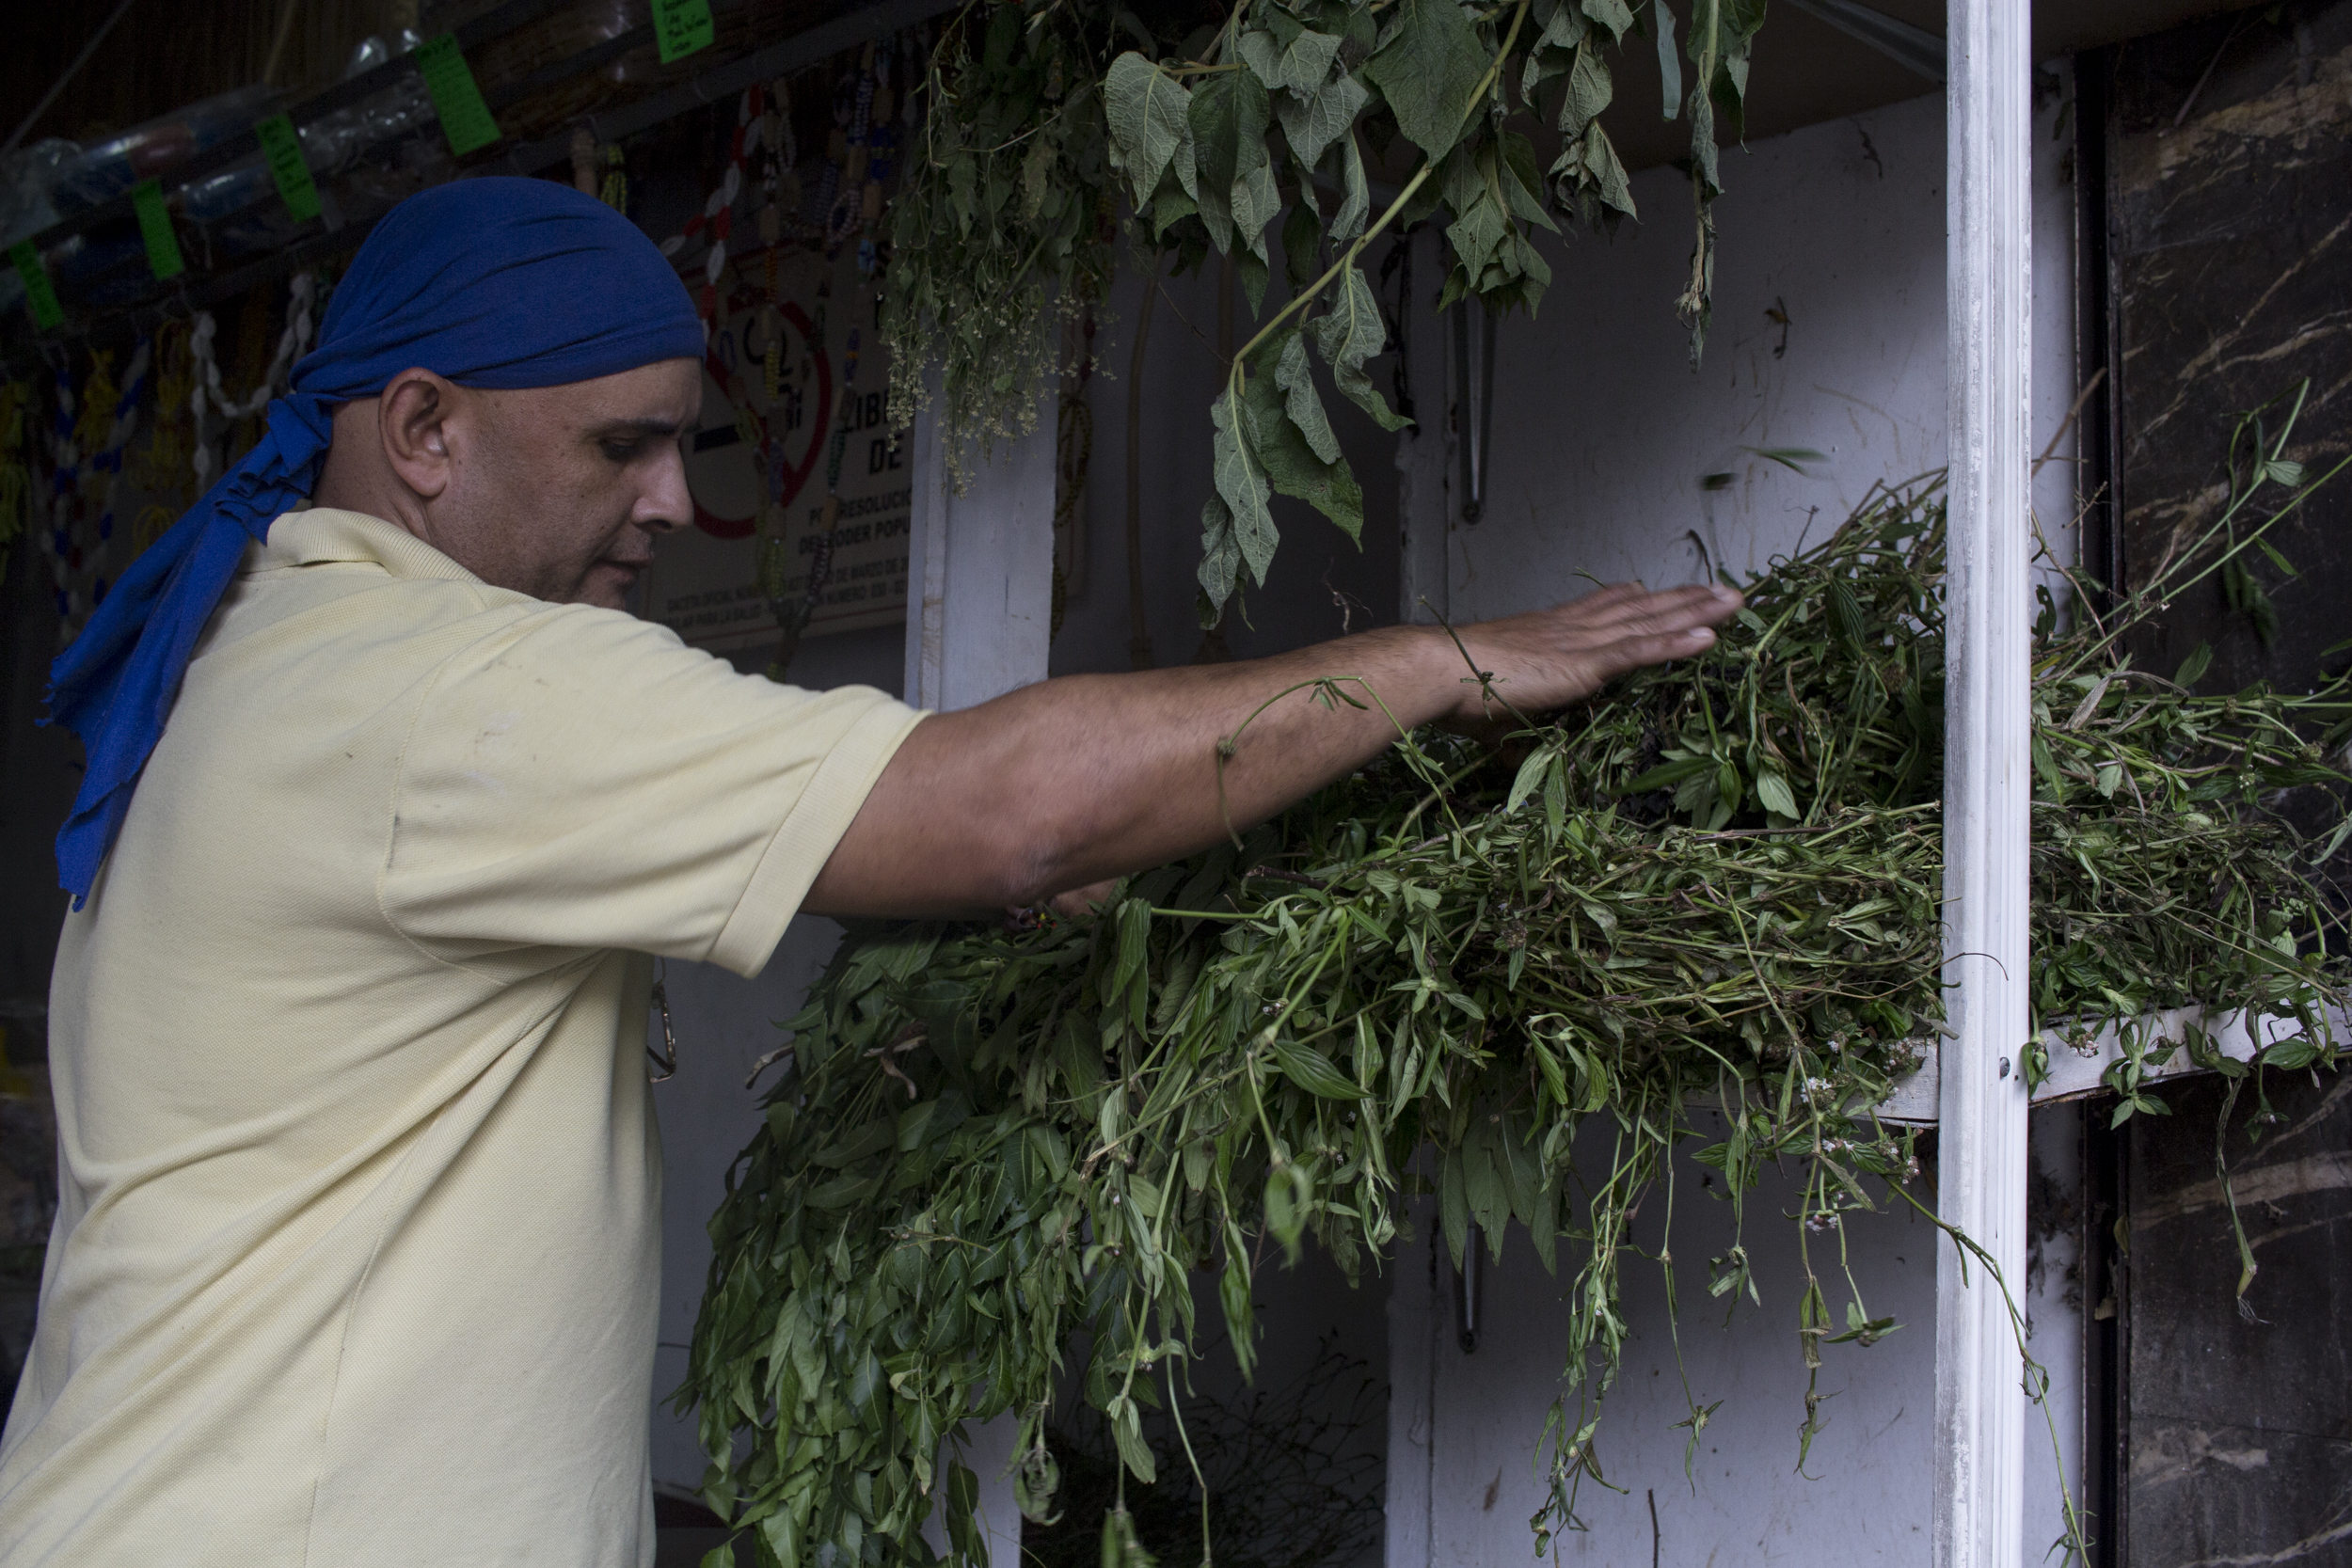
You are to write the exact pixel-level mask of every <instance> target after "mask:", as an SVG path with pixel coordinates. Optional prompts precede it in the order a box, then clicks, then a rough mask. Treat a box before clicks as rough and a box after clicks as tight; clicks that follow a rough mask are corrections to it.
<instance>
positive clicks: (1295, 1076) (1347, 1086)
mask: <svg viewBox="0 0 2352 1568" xmlns="http://www.w3.org/2000/svg"><path fill="white" fill-rule="evenodd" d="M1266 1043H1267V1044H1268V1045H1270V1046H1272V1047H1273V1048H1274V1062H1275V1065H1276V1066H1277V1067H1279V1068H1280V1069H1282V1076H1283V1077H1285V1078H1287V1079H1289V1080H1290V1081H1291V1082H1292V1083H1294V1084H1295V1085H1298V1086H1299V1087H1300V1088H1302V1089H1305V1090H1306V1091H1307V1092H1308V1093H1309V1094H1311V1095H1319V1096H1321V1097H1322V1098H1323V1099H1325V1100H1363V1099H1367V1098H1369V1091H1368V1090H1366V1089H1365V1088H1363V1087H1362V1086H1361V1085H1359V1084H1358V1083H1357V1082H1356V1081H1355V1080H1354V1079H1352V1078H1350V1077H1348V1076H1347V1075H1346V1074H1345V1073H1343V1072H1342V1071H1341V1070H1340V1069H1338V1068H1336V1067H1334V1066H1332V1065H1331V1058H1330V1057H1328V1056H1326V1055H1325V1054H1324V1053H1322V1052H1320V1051H1317V1050H1316V1049H1315V1048H1314V1047H1313V1046H1311V1045H1301V1044H1299V1043H1297V1042H1296V1041H1295V1040H1287V1039H1284V1038H1282V1037H1280V1036H1279V1035H1278V1036H1276V1037H1273V1038H1272V1039H1270V1040H1268V1041H1267V1042H1266Z"/></svg>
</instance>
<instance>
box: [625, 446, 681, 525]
mask: <svg viewBox="0 0 2352 1568" xmlns="http://www.w3.org/2000/svg"><path fill="white" fill-rule="evenodd" d="M633 520H634V521H635V522H636V524H637V526H638V527H640V528H642V529H644V530H645V531H647V532H649V533H675V532H676V531H678V530H679V529H682V528H684V527H685V526H686V525H687V524H689V523H691V522H692V521H693V520H694V494H693V492H692V491H691V490H690V489H688V488H687V485H686V453H685V452H684V451H682V450H681V449H680V447H678V446H676V445H673V446H672V447H671V448H670V450H669V451H668V453H667V455H665V456H664V457H663V459H662V461H661V463H660V466H659V467H657V468H656V469H655V471H654V475H653V483H651V484H650V485H648V486H647V487H646V490H645V494H644V498H643V499H641V500H640V501H639V502H638V505H637V515H636V517H635V518H634V519H633Z"/></svg>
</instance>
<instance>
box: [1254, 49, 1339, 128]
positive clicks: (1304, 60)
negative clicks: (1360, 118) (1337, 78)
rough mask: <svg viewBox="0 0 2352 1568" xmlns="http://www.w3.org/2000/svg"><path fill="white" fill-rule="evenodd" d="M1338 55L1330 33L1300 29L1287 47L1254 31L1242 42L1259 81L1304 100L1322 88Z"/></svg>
mask: <svg viewBox="0 0 2352 1568" xmlns="http://www.w3.org/2000/svg"><path fill="white" fill-rule="evenodd" d="M1339 54H1340V40H1339V38H1338V36H1337V35H1335V34H1331V33H1315V32H1309V31H1306V30H1304V29H1301V30H1300V31H1299V33H1298V34H1297V35H1296V36H1295V37H1294V38H1293V39H1292V40H1290V41H1289V43H1288V44H1287V45H1285V44H1283V43H1281V42H1280V41H1279V40H1276V39H1275V37H1274V36H1273V35H1272V34H1271V33H1267V32H1260V31H1254V30H1253V31H1250V32H1247V33H1244V34H1243V35H1242V39H1241V57H1242V59H1243V60H1244V61H1245V62H1246V63H1247V64H1248V67H1249V69H1250V70H1251V71H1254V72H1255V73H1256V74H1257V77H1258V80H1259V81H1261V82H1263V83H1264V84H1265V85H1266V87H1268V88H1270V89H1271V88H1287V89H1289V90H1290V91H1291V92H1294V93H1295V94H1297V95H1298V96H1299V97H1301V98H1306V97H1311V96H1312V94H1313V93H1314V91H1315V89H1316V88H1317V87H1321V86H1322V85H1323V79H1324V78H1325V77H1326V76H1328V75H1329V74H1330V73H1331V62H1332V61H1333V60H1335V59H1337V58H1339ZM1348 118H1349V119H1354V118H1355V117H1354V116H1352V115H1351V116H1349V117H1348Z"/></svg>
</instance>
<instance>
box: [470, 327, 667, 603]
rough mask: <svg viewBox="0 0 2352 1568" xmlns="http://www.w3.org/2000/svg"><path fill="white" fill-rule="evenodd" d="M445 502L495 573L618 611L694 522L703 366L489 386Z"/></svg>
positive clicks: (535, 591) (488, 576)
mask: <svg viewBox="0 0 2352 1568" xmlns="http://www.w3.org/2000/svg"><path fill="white" fill-rule="evenodd" d="M469 403H471V404H472V405H473V407H474V408H475V409H476V410H478V414H477V417H476V420H474V421H473V422H474V425H475V430H474V432H473V434H474V436H475V439H474V440H471V441H457V442H453V450H452V451H451V454H450V455H451V458H452V459H453V461H452V465H451V474H450V487H449V490H448V491H447V492H446V493H445V494H444V495H443V496H442V497H441V498H440V502H439V506H438V507H437V511H439V512H440V513H441V515H442V517H443V518H444V519H446V521H447V523H449V524H451V525H454V528H453V531H454V532H456V533H458V534H461V535H462V536H463V537H464V543H465V546H466V547H465V550H464V554H463V557H461V559H465V562H466V564H467V565H468V566H469V567H470V568H471V569H472V570H473V572H474V574H475V575H476V576H478V577H480V578H483V579H484V580H485V581H486V582H490V583H494V584H496V585H497V586H499V587H501V588H512V589H515V590H517V591H518V592H521V593H525V594H531V595H532V597H534V598H540V599H545V600H548V602H549V603H552V604H592V605H601V606H603V607H604V608H606V609H608V610H618V609H620V608H622V606H623V604H624V602H625V601H626V599H627V597H628V590H629V586H630V584H632V583H634V582H635V581H636V580H637V578H638V575H639V574H640V573H642V572H643V571H644V569H645V567H646V565H647V563H649V562H651V561H652V560H653V536H654V535H655V534H656V533H662V532H667V531H671V530H673V529H679V528H684V527H685V526H686V525H687V524H688V523H690V522H691V521H693V517H694V502H693V499H692V498H691V496H689V495H688V494H687V489H686V462H685V456H684V452H683V450H682V446H681V439H680V438H681V436H684V434H685V433H687V432H689V431H691V430H692V429H693V428H694V419H695V416H696V415H697V414H698V413H699V412H700V411H701V408H702V366H701V364H700V363H699V362H698V361H696V360H692V359H664V360H661V361H660V362H659V363H657V364H652V365H645V366H642V367H640V368H639V369H636V370H633V371H623V372H620V373H619V374H617V375H608V376H601V377H599V378H597V379H596V380H595V381H578V382H573V383H571V384H569V385H568V386H562V387H542V388H521V389H517V390H513V391H497V392H477V393H474V394H472V396H471V397H470V398H469Z"/></svg>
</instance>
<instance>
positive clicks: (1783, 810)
mask: <svg viewBox="0 0 2352 1568" xmlns="http://www.w3.org/2000/svg"><path fill="white" fill-rule="evenodd" d="M1756 799H1757V800H1760V801H1762V802H1763V804H1764V809H1765V810H1766V811H1776V812H1778V813H1780V815H1781V816H1786V817H1788V818H1790V819H1791V820H1794V819H1795V817H1796V816H1797V798H1796V797H1795V796H1794V795H1792V794H1790V793H1789V790H1788V780H1787V779H1784V778H1782V777H1781V776H1780V775H1779V774H1777V773H1758V774H1757V775H1756Z"/></svg>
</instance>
